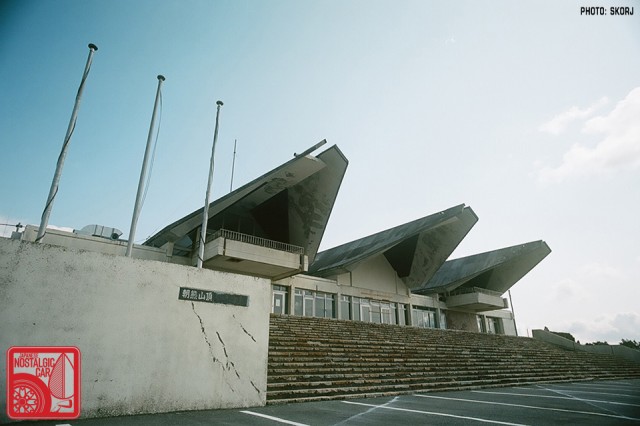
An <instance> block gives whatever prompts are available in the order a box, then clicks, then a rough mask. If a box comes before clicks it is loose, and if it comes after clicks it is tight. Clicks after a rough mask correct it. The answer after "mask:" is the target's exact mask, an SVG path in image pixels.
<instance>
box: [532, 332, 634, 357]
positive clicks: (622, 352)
mask: <svg viewBox="0 0 640 426" xmlns="http://www.w3.org/2000/svg"><path fill="white" fill-rule="evenodd" d="M532 333H533V338H534V339H538V340H542V341H544V342H547V343H551V344H553V345H556V346H560V347H563V348H566V349H572V350H576V351H583V352H590V353H593V354H600V355H613V356H617V357H620V358H626V359H628V360H630V361H635V362H640V351H638V350H635V349H631V348H628V347H626V346H622V345H581V344H580V343H576V342H573V341H571V340H569V339H565V338H564V337H562V336H558V335H557V334H555V333H552V332H550V331H545V330H532Z"/></svg>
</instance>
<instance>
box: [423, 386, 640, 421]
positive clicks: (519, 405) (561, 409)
mask: <svg viewBox="0 0 640 426" xmlns="http://www.w3.org/2000/svg"><path fill="white" fill-rule="evenodd" d="M414 396H419V397H421V398H435V399H446V400H449V401H463V402H473V403H476V404H492V405H505V406H508V407H518V408H531V409H533V410H545V411H562V412H563V413H576V414H588V415H591V416H600V417H612V418H615V419H624V420H635V421H640V419H638V418H634V417H627V416H620V415H615V414H606V413H596V412H593V411H578V410H565V409H564V408H550V407H534V406H532V405H522V404H508V403H506V402H495V401H478V400H477V399H464V398H447V397H444V396H433V395H420V394H417V393H416V394H414Z"/></svg>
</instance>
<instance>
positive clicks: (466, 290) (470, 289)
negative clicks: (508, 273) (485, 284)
mask: <svg viewBox="0 0 640 426" xmlns="http://www.w3.org/2000/svg"><path fill="white" fill-rule="evenodd" d="M468 293H483V294H488V295H489V296H496V297H501V296H502V293H500V292H499V291H493V290H487V289H486V288H480V287H465V288H460V289H456V290H454V291H452V292H451V293H449V295H450V296H457V295H459V294H468Z"/></svg>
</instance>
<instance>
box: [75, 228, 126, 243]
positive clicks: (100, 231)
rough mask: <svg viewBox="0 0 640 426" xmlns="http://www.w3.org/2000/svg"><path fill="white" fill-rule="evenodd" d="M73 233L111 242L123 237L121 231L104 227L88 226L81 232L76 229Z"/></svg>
mask: <svg viewBox="0 0 640 426" xmlns="http://www.w3.org/2000/svg"><path fill="white" fill-rule="evenodd" d="M73 232H74V233H75V234H79V235H90V236H92V237H100V238H107V239H110V240H117V239H118V238H120V235H122V231H121V230H119V229H116V228H110V227H108V226H102V225H87V226H85V227H84V228H82V229H80V230H77V229H74V230H73Z"/></svg>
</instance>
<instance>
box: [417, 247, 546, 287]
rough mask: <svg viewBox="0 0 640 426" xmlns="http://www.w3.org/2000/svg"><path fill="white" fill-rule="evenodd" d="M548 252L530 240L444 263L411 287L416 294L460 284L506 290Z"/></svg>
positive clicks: (459, 285) (460, 285)
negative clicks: (421, 281) (422, 281)
mask: <svg viewBox="0 0 640 426" xmlns="http://www.w3.org/2000/svg"><path fill="white" fill-rule="evenodd" d="M549 253H551V249H550V248H549V246H548V245H547V243H545V242H544V241H533V242H530V243H526V244H520V245H517V246H512V247H506V248H502V249H499V250H494V251H489V252H486V253H480V254H475V255H472V256H467V257H461V258H459V259H455V260H450V261H448V262H445V264H444V265H442V267H441V268H440V269H439V270H438V272H437V273H436V274H435V275H434V276H433V278H431V279H430V280H428V281H427V282H425V283H424V284H423V286H422V287H420V288H417V289H414V290H412V292H413V293H418V294H433V293H445V292H450V291H453V290H455V289H457V288H459V287H479V288H483V289H487V290H491V291H496V292H499V293H504V292H506V291H507V290H509V289H510V288H511V287H512V286H513V285H514V284H515V283H516V282H518V281H519V280H520V279H521V278H522V277H524V276H525V275H526V274H527V273H529V271H531V270H532V269H533V268H534V267H535V266H536V265H537V264H538V263H540V262H541V261H542V259H544V258H545V257H547V255H548V254H549Z"/></svg>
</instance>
